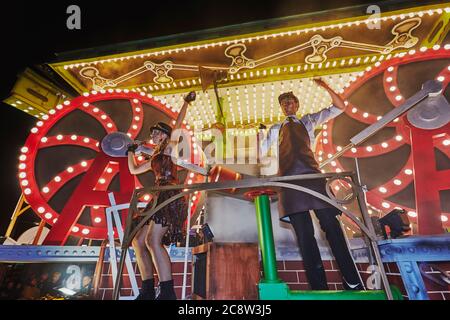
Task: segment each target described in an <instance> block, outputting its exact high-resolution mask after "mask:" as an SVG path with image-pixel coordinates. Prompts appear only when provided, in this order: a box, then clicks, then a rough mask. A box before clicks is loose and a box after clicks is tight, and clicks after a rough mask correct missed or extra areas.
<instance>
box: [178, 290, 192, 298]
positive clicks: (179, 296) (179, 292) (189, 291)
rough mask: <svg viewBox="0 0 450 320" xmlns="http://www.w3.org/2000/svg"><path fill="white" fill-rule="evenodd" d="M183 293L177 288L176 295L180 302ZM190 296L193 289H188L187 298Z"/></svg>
mask: <svg viewBox="0 0 450 320" xmlns="http://www.w3.org/2000/svg"><path fill="white" fill-rule="evenodd" d="M181 293H182V289H181V288H175V294H176V295H177V299H178V300H181ZM190 294H191V289H190V288H186V297H187V296H189V295H190Z"/></svg>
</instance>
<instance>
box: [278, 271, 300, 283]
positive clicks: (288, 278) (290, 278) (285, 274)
mask: <svg viewBox="0 0 450 320" xmlns="http://www.w3.org/2000/svg"><path fill="white" fill-rule="evenodd" d="M278 275H279V276H280V278H281V280H283V281H285V282H293V283H297V282H298V277H297V272H296V271H281V272H278Z"/></svg>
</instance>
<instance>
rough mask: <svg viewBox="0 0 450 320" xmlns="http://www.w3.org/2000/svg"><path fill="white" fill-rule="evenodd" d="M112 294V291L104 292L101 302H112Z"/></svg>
mask: <svg viewBox="0 0 450 320" xmlns="http://www.w3.org/2000/svg"><path fill="white" fill-rule="evenodd" d="M112 294H113V291H112V289H111V290H109V289H108V290H105V291H104V294H103V300H112Z"/></svg>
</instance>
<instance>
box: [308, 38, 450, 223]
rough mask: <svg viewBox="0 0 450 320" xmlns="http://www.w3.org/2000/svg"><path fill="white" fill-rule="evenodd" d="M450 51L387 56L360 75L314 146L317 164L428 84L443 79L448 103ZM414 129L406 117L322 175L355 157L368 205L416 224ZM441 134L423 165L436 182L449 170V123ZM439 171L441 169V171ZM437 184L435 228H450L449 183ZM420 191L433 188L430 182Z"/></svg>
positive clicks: (348, 167)
mask: <svg viewBox="0 0 450 320" xmlns="http://www.w3.org/2000/svg"><path fill="white" fill-rule="evenodd" d="M449 49H450V46H449V45H446V46H445V47H444V48H441V47H439V46H435V47H433V48H432V49H426V48H422V49H421V50H419V51H415V50H411V51H409V52H408V53H401V54H398V55H396V56H394V57H392V58H390V57H389V58H390V59H388V60H386V61H384V62H377V63H376V64H375V65H374V66H372V67H368V68H367V69H366V71H365V72H361V73H360V74H359V77H358V78H357V79H356V80H355V81H354V82H352V83H351V84H350V85H349V86H348V87H347V88H346V89H345V90H344V92H343V94H342V97H343V98H344V99H346V100H347V102H348V105H347V108H346V110H345V112H344V113H343V114H342V115H340V116H338V117H336V118H335V119H332V120H330V121H329V122H328V123H327V124H325V125H323V130H322V131H321V133H320V134H319V137H318V142H317V146H316V157H317V158H318V160H319V162H322V161H324V160H325V159H326V158H327V157H328V158H329V157H331V155H332V154H334V153H336V152H338V151H340V150H341V148H342V147H343V146H344V145H346V144H348V143H349V138H351V137H352V136H353V135H355V134H356V133H358V132H360V131H361V130H362V129H364V128H365V127H367V126H369V125H371V124H373V123H375V122H376V121H377V120H378V119H380V118H381V116H382V115H383V114H385V113H387V112H388V111H389V110H391V109H392V108H395V107H398V106H400V105H401V104H402V103H403V102H404V101H405V99H407V98H409V97H410V96H412V95H413V94H414V93H416V92H417V91H419V90H420V85H421V84H422V83H424V82H425V81H426V80H430V79H437V80H438V81H441V82H442V83H443V87H444V91H443V94H444V96H446V98H447V100H449V98H450V97H449V93H450V90H447V85H448V83H449V80H450V50H449ZM414 130H416V132H418V131H417V130H418V129H417V128H412V125H411V124H410V123H409V122H408V120H407V117H406V114H404V115H403V116H402V117H400V118H398V119H395V120H394V121H393V122H391V123H390V124H389V125H388V126H387V127H385V128H384V129H382V130H381V131H380V132H378V133H377V134H376V135H374V136H373V137H371V138H370V139H368V140H367V141H366V142H364V143H363V144H362V145H360V146H357V147H354V148H352V149H351V150H349V151H347V152H346V153H344V155H343V156H342V157H341V158H339V159H337V160H336V161H333V162H332V163H331V164H330V165H328V166H327V167H326V168H325V169H326V170H325V171H330V170H331V171H336V172H341V171H345V170H355V167H354V160H353V159H354V158H358V159H360V160H359V161H360V167H361V172H362V177H363V179H362V180H363V183H364V184H366V185H367V187H368V192H367V201H368V203H369V205H370V206H372V207H373V208H374V209H377V210H379V211H381V212H389V211H391V210H392V209H394V208H396V207H400V208H404V209H405V210H407V211H408V215H409V216H410V218H411V220H412V222H414V223H417V221H418V220H420V217H418V213H419V212H418V211H419V210H418V209H417V208H416V199H415V198H416V197H415V194H414V190H415V189H416V191H417V186H418V185H420V186H422V185H423V182H422V181H421V182H419V181H418V179H417V177H418V174H419V173H416V172H414V167H416V168H417V166H418V165H419V162H420V160H421V158H420V157H417V158H416V160H415V161H416V164H415V165H414V161H413V160H414V154H413V152H412V150H411V148H412V146H411V145H412V143H411V136H412V131H414ZM439 130H440V131H439V134H436V135H435V136H433V139H432V140H433V141H432V147H431V149H434V150H432V151H431V152H432V153H434V154H433V156H432V158H434V157H435V158H436V163H427V164H422V165H425V166H427V168H429V170H431V171H433V174H434V173H436V177H439V178H437V179H446V177H448V176H449V172H450V171H449V168H450V161H449V159H450V140H449V135H450V124H447V125H445V126H444V127H442V128H440V129H439ZM423 132H426V130H423V131H422V133H423ZM419 133H420V132H419ZM430 141H431V138H430ZM420 148H423V147H420ZM417 149H419V147H417ZM432 158H430V159H432ZM439 170H442V171H440V173H439ZM422 176H423V174H422ZM448 180H450V179H448ZM438 184H440V189H439V190H433V192H434V191H436V192H435V194H437V195H438V196H437V197H438V201H439V193H438V192H439V191H441V194H440V210H441V211H440V213H441V216H440V220H441V221H439V224H440V223H442V225H443V226H444V227H449V226H450V223H449V221H448V220H449V218H450V193H448V190H449V189H450V185H448V184H449V183H447V182H445V181H444V182H442V183H440V182H439V183H438ZM342 186H343V185H342ZM342 186H341V187H342ZM334 187H335V190H339V189H340V186H336V185H334ZM423 187H424V188H427V187H428V188H433V187H432V184H430V185H429V186H423ZM344 189H345V186H344ZM441 230H442V229H441ZM441 232H442V231H441Z"/></svg>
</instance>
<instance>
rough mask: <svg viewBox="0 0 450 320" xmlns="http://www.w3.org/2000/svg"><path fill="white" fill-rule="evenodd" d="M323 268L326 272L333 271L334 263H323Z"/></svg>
mask: <svg viewBox="0 0 450 320" xmlns="http://www.w3.org/2000/svg"><path fill="white" fill-rule="evenodd" d="M323 267H324V268H325V270H333V263H332V261H331V260H324V261H323Z"/></svg>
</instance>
